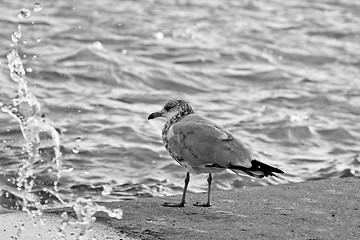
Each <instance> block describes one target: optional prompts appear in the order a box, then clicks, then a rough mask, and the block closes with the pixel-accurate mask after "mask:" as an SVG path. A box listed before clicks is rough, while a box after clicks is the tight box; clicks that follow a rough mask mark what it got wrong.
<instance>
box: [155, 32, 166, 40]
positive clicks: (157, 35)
mask: <svg viewBox="0 0 360 240" xmlns="http://www.w3.org/2000/svg"><path fill="white" fill-rule="evenodd" d="M153 36H154V37H155V38H156V39H159V40H160V39H163V38H164V34H163V33H162V32H156V33H154V34H153Z"/></svg>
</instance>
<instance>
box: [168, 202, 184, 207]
mask: <svg viewBox="0 0 360 240" xmlns="http://www.w3.org/2000/svg"><path fill="white" fill-rule="evenodd" d="M163 206H164V207H184V206H185V203H184V202H181V203H168V202H165V203H163Z"/></svg>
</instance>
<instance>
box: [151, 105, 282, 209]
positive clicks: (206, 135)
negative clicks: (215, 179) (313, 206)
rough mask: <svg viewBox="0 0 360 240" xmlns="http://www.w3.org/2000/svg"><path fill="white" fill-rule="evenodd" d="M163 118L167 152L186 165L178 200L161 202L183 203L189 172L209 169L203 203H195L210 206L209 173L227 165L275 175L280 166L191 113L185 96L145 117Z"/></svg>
mask: <svg viewBox="0 0 360 240" xmlns="http://www.w3.org/2000/svg"><path fill="white" fill-rule="evenodd" d="M158 117H164V118H166V120H167V121H166V123H165V126H164V128H163V130H162V140H163V142H164V144H165V148H166V149H167V150H168V152H169V154H170V156H171V157H172V158H173V159H175V161H177V162H178V163H179V164H180V165H181V166H183V167H185V168H186V177H185V185H184V189H183V194H182V198H181V202H180V203H164V204H163V206H166V207H184V205H185V197H186V190H187V187H188V184H189V181H190V173H196V174H199V173H208V174H209V175H208V178H207V182H208V195H207V202H206V203H199V202H198V203H196V204H194V205H195V206H202V207H210V206H211V202H210V192H211V182H212V174H213V173H218V172H222V171H224V170H226V169H229V170H231V171H233V172H235V173H237V174H239V173H240V174H247V175H250V176H252V177H256V178H263V177H268V176H275V177H277V176H276V175H275V174H274V173H284V172H283V171H282V170H280V169H278V168H275V167H272V166H270V165H267V164H265V163H262V162H260V161H257V160H256V159H254V158H253V155H252V153H251V151H250V150H249V149H248V148H246V147H245V145H244V143H242V142H241V141H240V140H239V139H237V138H235V137H234V136H233V135H232V134H231V133H230V132H228V131H227V130H225V129H224V128H223V127H222V126H220V125H218V124H216V123H214V122H212V121H210V120H208V119H206V118H204V117H202V116H200V115H198V114H195V113H194V110H193V109H192V107H191V106H190V105H189V103H188V102H187V101H185V100H181V99H174V100H170V101H168V102H167V103H166V104H165V106H164V107H163V108H162V109H161V110H160V111H159V112H153V113H151V114H150V115H149V117H148V120H150V119H155V118H158Z"/></svg>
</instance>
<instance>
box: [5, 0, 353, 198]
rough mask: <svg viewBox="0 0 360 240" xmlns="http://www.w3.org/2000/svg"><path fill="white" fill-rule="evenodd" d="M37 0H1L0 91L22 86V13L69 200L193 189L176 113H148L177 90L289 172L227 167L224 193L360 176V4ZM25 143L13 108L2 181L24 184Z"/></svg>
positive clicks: (34, 78)
mask: <svg viewBox="0 0 360 240" xmlns="http://www.w3.org/2000/svg"><path fill="white" fill-rule="evenodd" d="M35 3H36V2H34V1H28V0H1V1H0V27H1V31H0V101H1V102H2V103H4V104H7V103H9V102H11V100H12V99H13V98H14V97H15V96H16V93H17V88H18V86H17V84H16V83H14V82H13V81H12V80H11V79H10V76H9V67H8V63H7V59H6V54H7V53H8V52H9V51H10V49H11V48H12V47H13V46H11V44H12V40H11V36H12V35H13V33H14V31H16V30H17V29H18V25H19V24H20V25H21V34H22V37H21V39H20V40H19V42H18V44H17V46H16V47H17V49H18V51H19V54H20V57H21V59H22V61H23V63H24V66H25V69H26V76H27V81H28V84H29V86H28V87H29V90H30V91H31V92H32V94H33V95H34V96H36V98H37V99H38V101H39V103H40V104H41V108H42V112H43V113H45V114H46V116H47V117H48V118H49V119H51V120H52V122H53V124H54V126H56V127H57V128H59V129H60V130H61V132H62V134H61V152H62V164H63V168H64V169H65V170H64V171H63V173H62V175H61V179H60V181H59V189H60V192H61V194H62V195H63V197H64V198H66V197H69V198H71V197H76V196H93V198H95V199H97V200H102V201H113V200H121V199H133V198H137V197H152V196H166V195H172V194H180V193H181V192H182V187H183V181H184V177H185V170H184V169H182V168H181V167H180V166H179V165H178V164H177V163H176V162H175V161H174V160H172V159H171V157H170V156H169V154H168V153H167V151H166V150H165V148H164V147H163V143H162V140H161V130H162V127H163V125H164V120H162V119H156V120H152V121H148V120H147V116H148V115H149V114H150V113H151V112H154V111H158V110H160V109H161V108H162V107H163V105H164V104H165V103H166V102H167V101H168V100H170V99H173V98H181V99H186V100H188V101H189V102H190V103H191V105H192V106H193V107H194V109H195V111H196V112H197V113H199V114H201V115H204V116H206V117H207V118H209V119H211V120H212V121H214V122H216V123H218V124H221V125H223V126H224V127H226V128H227V129H228V130H229V131H230V132H232V133H233V135H234V136H236V137H238V138H240V139H241V140H242V141H243V142H245V143H246V144H247V146H248V147H249V148H250V149H251V150H252V151H253V152H254V154H255V156H256V158H257V159H258V160H260V161H263V162H265V163H268V164H270V165H273V166H276V167H278V168H280V169H282V170H283V171H284V172H285V174H281V175H280V174H279V178H267V179H261V180H259V179H253V178H250V177H247V176H238V175H236V174H233V173H231V172H227V171H225V172H222V173H219V174H215V176H214V180H213V188H214V189H215V190H216V189H222V190H231V189H235V188H242V187H250V186H260V185H269V184H283V183H290V182H300V181H308V180H315V179H326V178H332V177H348V176H360V160H359V154H360V145H359V140H360V54H359V53H360V15H359V12H360V2H359V1H353V0H316V1H314V0H307V1H297V0H286V1H284V0H257V1H251V0H227V1H221V0H206V1H205V0H177V1H175V0H174V1H171V0H146V1H140V0H138V1H135V0H131V1H129V0H121V1H116V0H82V1H72V0H57V1H43V2H40V1H39V2H38V3H39V4H41V8H40V7H39V6H40V5H37V6H38V8H37V9H35V10H33V8H34V4H35ZM21 9H30V10H31V11H30V12H29V14H30V15H29V16H26V17H24V16H23V17H21V16H20V17H18V13H19V12H20V11H21ZM23 13H24V12H23ZM25 13H26V14H27V13H28V12H25ZM24 145H25V141H24V137H23V135H22V133H21V130H20V127H19V123H18V122H17V121H16V120H15V119H14V118H12V117H11V116H10V115H8V114H7V113H5V112H0V188H1V189H7V191H8V192H10V193H14V194H15V195H17V194H19V193H18V192H17V191H16V185H14V183H13V181H11V179H15V178H16V176H17V174H18V172H19V167H21V165H22V163H23V162H24V161H23V159H24V157H26V152H25V150H24ZM206 177H207V176H206V175H193V176H192V179H191V182H190V185H189V191H191V192H205V191H206V189H207V183H206ZM39 178H41V177H39ZM9 179H10V180H9ZM38 180H39V179H38ZM40 180H42V181H43V182H44V184H46V177H44V178H43V179H40Z"/></svg>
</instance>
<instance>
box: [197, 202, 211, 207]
mask: <svg viewBox="0 0 360 240" xmlns="http://www.w3.org/2000/svg"><path fill="white" fill-rule="evenodd" d="M194 206H197V207H211V204H210V203H209V202H207V203H199V202H197V203H195V204H194Z"/></svg>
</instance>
